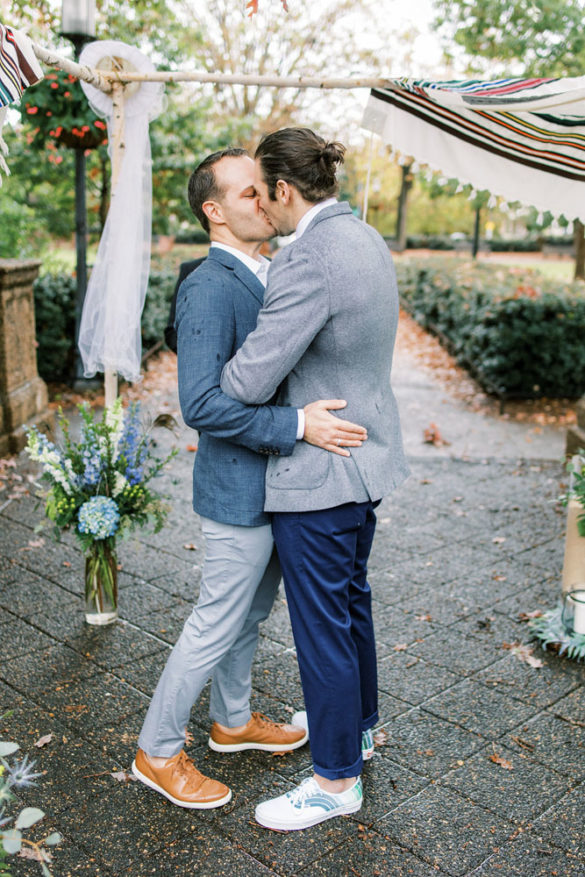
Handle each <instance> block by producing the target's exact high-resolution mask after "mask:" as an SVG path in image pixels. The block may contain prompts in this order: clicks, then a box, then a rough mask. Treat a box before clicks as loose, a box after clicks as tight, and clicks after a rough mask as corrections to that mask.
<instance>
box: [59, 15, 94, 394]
mask: <svg viewBox="0 0 585 877" xmlns="http://www.w3.org/2000/svg"><path fill="white" fill-rule="evenodd" d="M61 35H62V36H64V37H66V38H67V39H68V40H70V41H71V42H72V43H73V50H74V55H75V60H76V61H77V60H78V59H79V55H80V54H81V50H82V48H83V46H84V45H85V43H88V42H90V41H91V40H93V39H94V38H95V0H61ZM75 249H76V255H77V268H76V273H77V295H76V299H75V375H74V377H75V381H76V382H79V381H83V369H82V365H81V357H80V356H79V350H78V347H77V342H78V339H79V326H80V323H81V313H82V311H83V302H84V300H85V291H86V289H87V210H86V204H85V150H84V149H83V148H76V149H75Z"/></svg>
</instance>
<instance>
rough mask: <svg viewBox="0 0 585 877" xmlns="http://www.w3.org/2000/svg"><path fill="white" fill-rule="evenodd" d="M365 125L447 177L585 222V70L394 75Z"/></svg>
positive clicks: (373, 100)
mask: <svg viewBox="0 0 585 877" xmlns="http://www.w3.org/2000/svg"><path fill="white" fill-rule="evenodd" d="M362 126H363V127H364V128H366V129H367V130H369V131H373V132H374V133H376V134H379V135H380V137H382V139H383V140H384V142H385V143H387V144H389V145H390V146H391V147H392V149H393V151H395V152H399V153H401V154H402V155H403V156H410V157H412V158H413V159H414V160H416V161H417V162H419V163H420V164H426V165H428V166H429V167H430V168H431V169H432V170H434V171H438V172H440V173H441V174H442V175H444V176H445V177H447V178H455V179H457V180H459V182H461V183H464V184H471V185H472V186H473V187H474V188H475V189H477V190H484V189H485V190H488V191H489V192H491V193H492V194H494V195H498V196H501V197H503V198H504V199H505V200H506V201H509V202H513V201H519V202H521V203H523V204H529V205H532V206H534V207H536V208H538V209H539V210H540V211H546V210H548V211H550V212H551V213H552V214H553V215H555V216H559V215H561V214H563V215H564V216H565V217H566V218H567V219H569V220H573V219H580V220H581V221H583V222H585V77H576V78H565V79H501V80H498V81H496V82H478V81H475V80H473V81H466V82H453V81H451V82H428V81H422V80H414V79H400V80H394V81H392V82H391V83H390V85H389V87H388V88H384V89H372V91H371V93H370V98H369V101H368V104H367V106H366V109H365V112H364V118H363V121H362Z"/></svg>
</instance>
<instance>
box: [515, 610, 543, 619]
mask: <svg viewBox="0 0 585 877" xmlns="http://www.w3.org/2000/svg"><path fill="white" fill-rule="evenodd" d="M542 615H543V613H542V612H541V611H540V609H533V610H532V612H519V613H518V621H530V619H531V618H542Z"/></svg>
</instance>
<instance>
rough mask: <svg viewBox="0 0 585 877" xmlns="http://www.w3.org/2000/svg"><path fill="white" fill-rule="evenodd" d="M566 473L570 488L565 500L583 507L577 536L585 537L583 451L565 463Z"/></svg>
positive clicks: (584, 453)
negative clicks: (568, 475) (575, 501)
mask: <svg viewBox="0 0 585 877" xmlns="http://www.w3.org/2000/svg"><path fill="white" fill-rule="evenodd" d="M567 472H569V474H570V478H571V487H570V490H569V493H568V494H567V497H566V499H576V500H577V502H578V503H580V504H581V506H582V507H583V512H582V513H581V514H580V515H579V517H578V518H577V528H578V530H579V535H580V536H585V450H583V448H581V449H580V450H579V451H577V453H576V454H575V455H574V457H573V458H572V459H571V460H570V461H569V463H567ZM562 499H565V497H562Z"/></svg>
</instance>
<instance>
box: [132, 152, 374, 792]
mask: <svg viewBox="0 0 585 877" xmlns="http://www.w3.org/2000/svg"><path fill="white" fill-rule="evenodd" d="M253 172H254V164H253V162H252V160H251V159H250V158H249V156H247V154H246V153H245V151H244V150H242V149H228V150H223V151H222V152H219V153H214V154H213V155H211V156H208V158H207V159H205V160H204V161H203V162H202V163H201V164H200V165H199V167H198V168H197V169H196V170H195V171H194V173H193V174H192V176H191V179H190V182H189V201H190V204H191V207H192V209H193V211H194V213H195V215H196V216H197V218H198V219H199V220H200V222H201V224H202V225H203V227H204V228H205V230H206V231H208V232H209V234H210V239H211V248H210V252H209V256H208V258H207V259H206V260H205V262H204V263H203V264H202V265H200V266H199V267H198V268H197V269H196V270H195V271H193V272H192V273H191V274H190V275H189V276H188V277H187V278H186V280H185V281H184V282H183V283H182V284H181V287H180V290H179V294H178V297H177V308H176V328H177V339H178V351H177V352H178V368H179V397H180V402H181V410H182V413H183V417H184V419H185V422H186V423H187V424H188V425H189V426H191V427H193V428H195V429H197V430H198V431H199V433H200V438H199V450H198V453H197V455H196V458H195V465H194V469H193V508H194V510H195V511H196V512H197V513H198V514H199V515H200V516H201V526H202V530H203V534H204V537H205V540H206V555H205V561H204V566H203V573H202V581H201V588H200V595H199V599H198V602H197V605H196V606H195V608H194V609H193V612H192V614H191V615H190V617H189V618H188V619H187V621H186V623H185V626H184V628H183V632H182V633H181V636H180V638H179V640H178V642H177V644H176V645H175V647H174V649H173V651H172V653H171V655H170V657H169V660H168V662H167V665H166V667H165V670H164V672H163V674H162V676H161V678H160V680H159V683H158V685H157V688H156V690H155V692H154V695H153V698H152V701H151V704H150V708H149V710H148V713H147V716H146V719H145V722H144V725H143V728H142V731H141V734H140V737H139V747H140V748H139V750H138V752H137V755H136V758H135V760H134V763H133V765H132V769H133V771H134V773H135V775H136V776H137V777H138V778H139V779H140V780H141V781H142V782H143V783H145V784H146V785H147V786H149V787H150V788H153V789H155V790H156V791H158V792H160V793H161V794H162V795H164V796H165V797H166V798H168V799H169V800H170V801H172V802H173V803H175V804H177V805H179V806H181V807H188V808H193V809H208V808H213V807H219V806H221V805H222V804H225V803H227V801H229V800H230V798H231V791H230V789H229V788H228V787H227V786H226V785H224V784H223V783H220V782H217V781H215V780H213V779H210V778H208V777H205V776H203V774H201V773H200V772H199V771H198V770H197V768H196V767H195V765H194V763H193V761H192V760H191V759H190V758H189V757H188V756H187V754H186V752H185V751H184V750H183V745H184V739H185V730H186V727H187V724H188V721H189V715H190V711H191V707H192V706H193V704H194V702H195V701H196V699H197V697H198V696H199V694H200V692H201V690H202V688H203V686H204V685H205V684H206V682H207V681H208V679H209V678H210V677H212V679H213V681H212V688H211V703H210V715H211V719H212V721H213V724H212V728H211V733H210V737H209V745H210V746H211V748H213V749H215V750H217V751H220V752H237V751H240V750H244V749H260V750H265V751H270V752H275V751H287V750H291V749H295V748H297V747H299V746H302V745H303V744H304V743H305V742H306V740H307V732H306V730H305V729H304V728H302V727H297V726H294V725H282V724H277V723H274V722H271V721H269V720H268V719H266V718H265V717H264V716H262V715H260V714H259V713H253V714H251V713H250V703H249V700H250V692H251V663H252V658H253V655H254V650H255V647H256V642H257V637H258V624H259V623H260V622H261V621H263V620H264V619H265V618H266V617H267V616H268V614H269V612H270V609H271V608H272V604H273V601H274V597H275V595H276V592H277V589H278V585H279V581H280V566H279V563H278V558H277V556H276V553H275V551H274V550H273V539H272V532H271V526H270V518H269V516H268V515H267V514H266V513H265V512H264V495H265V473H266V462H267V460H268V458H269V457H270V456H282V457H287V456H290V454H291V453H292V451H293V449H294V447H295V445H296V443H297V442H299V443H302V442H301V440H302V439H303V438H304V439H305V441H307V442H311V443H313V444H315V445H318V446H319V447H321V448H324V449H329V450H330V451H332V452H333V453H335V454H338V455H345V454H348V453H349V452H348V451H347V450H345V449H344V448H346V447H359V446H360V445H361V443H362V440H363V439H364V438H365V431H364V430H362V429H361V427H358V426H355V425H354V424H350V423H347V422H346V421H344V420H341V419H338V418H337V417H334V416H333V415H331V414H330V413H329V412H328V409H335V408H341V407H343V406H344V404H345V403H344V402H343V400H322V401H318V402H314V403H312V404H309V405H306V406H304V408H301V409H297V408H293V407H290V406H282V407H278V406H275V405H270V404H265V405H252V406H247V405H244V404H242V403H240V402H236V401H235V400H233V399H231V398H230V397H228V396H225V395H224V394H223V393H222V392H221V389H220V376H221V371H222V368H223V366H224V365H225V363H226V362H227V361H228V360H229V359H230V357H231V356H233V355H234V353H235V352H236V351H237V350H238V348H239V347H240V346H241V345H242V343H243V342H244V340H245V338H246V336H247V335H248V334H249V333H250V332H251V331H252V330H253V329H254V328H255V326H256V321H257V317H258V312H259V310H260V308H261V307H262V302H263V296H264V285H265V280H264V281H263V280H262V272H263V271H264V272H265V269H266V268H267V265H268V263H267V261H266V260H265V259H263V258H262V257H260V256H259V250H260V247H261V245H262V243H263V242H264V241H266V240H268V239H269V238H270V237H272V236H273V234H274V229H273V227H272V226H271V224H270V222H269V221H268V220H267V218H266V216H265V214H264V213H263V212H262V211H260V210H259V207H258V198H257V194H256V191H255V189H254V185H253ZM264 276H265V275H264Z"/></svg>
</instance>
